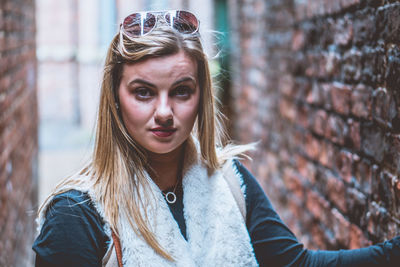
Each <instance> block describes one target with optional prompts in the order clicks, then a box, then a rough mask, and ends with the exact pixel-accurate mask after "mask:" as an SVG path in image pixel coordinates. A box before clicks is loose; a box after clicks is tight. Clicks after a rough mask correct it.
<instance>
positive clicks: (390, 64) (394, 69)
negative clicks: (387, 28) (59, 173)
mask: <svg viewBox="0 0 400 267" xmlns="http://www.w3.org/2000/svg"><path fill="white" fill-rule="evenodd" d="M385 80H386V86H387V88H388V89H390V90H393V91H394V90H398V88H399V84H400V48H399V47H398V46H397V45H394V44H391V45H390V47H389V49H388V51H387V67H386V73H385Z"/></svg>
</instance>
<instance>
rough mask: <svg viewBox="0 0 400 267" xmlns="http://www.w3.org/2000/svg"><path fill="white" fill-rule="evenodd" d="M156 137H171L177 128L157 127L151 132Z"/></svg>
mask: <svg viewBox="0 0 400 267" xmlns="http://www.w3.org/2000/svg"><path fill="white" fill-rule="evenodd" d="M150 131H151V132H152V133H153V134H154V135H155V136H158V137H169V136H171V135H173V134H174V133H175V132H176V128H170V127H168V128H167V127H157V128H153V129H151V130H150Z"/></svg>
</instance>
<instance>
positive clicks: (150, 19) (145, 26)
mask: <svg viewBox="0 0 400 267" xmlns="http://www.w3.org/2000/svg"><path fill="white" fill-rule="evenodd" d="M122 25H123V27H124V30H125V32H126V33H127V34H128V35H130V36H140V35H144V34H146V33H148V32H150V31H151V30H152V29H153V28H154V26H155V25H156V17H155V16H154V15H153V14H151V13H147V14H145V15H144V16H143V17H142V14H141V13H134V14H131V15H129V16H128V17H126V18H125V19H124V22H123V24H122Z"/></svg>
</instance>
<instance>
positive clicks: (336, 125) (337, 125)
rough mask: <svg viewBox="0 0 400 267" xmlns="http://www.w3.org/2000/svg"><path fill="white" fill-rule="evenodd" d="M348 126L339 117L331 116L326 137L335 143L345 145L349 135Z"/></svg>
mask: <svg viewBox="0 0 400 267" xmlns="http://www.w3.org/2000/svg"><path fill="white" fill-rule="evenodd" d="M348 130H349V129H348V126H347V124H346V122H344V121H343V119H342V118H340V117H339V116H335V115H331V116H329V118H328V122H327V132H326V137H327V138H328V139H329V140H331V141H332V142H333V143H337V144H339V145H344V141H345V137H346V136H347V135H348Z"/></svg>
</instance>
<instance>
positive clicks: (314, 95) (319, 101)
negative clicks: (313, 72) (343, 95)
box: [306, 82, 325, 106]
mask: <svg viewBox="0 0 400 267" xmlns="http://www.w3.org/2000/svg"><path fill="white" fill-rule="evenodd" d="M322 90H323V89H322V87H321V84H319V83H318V82H313V83H312V87H311V90H309V91H308V94H307V96H306V101H307V103H308V104H313V105H317V106H322V105H323V103H324V102H325V100H324V94H323V91H322Z"/></svg>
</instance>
